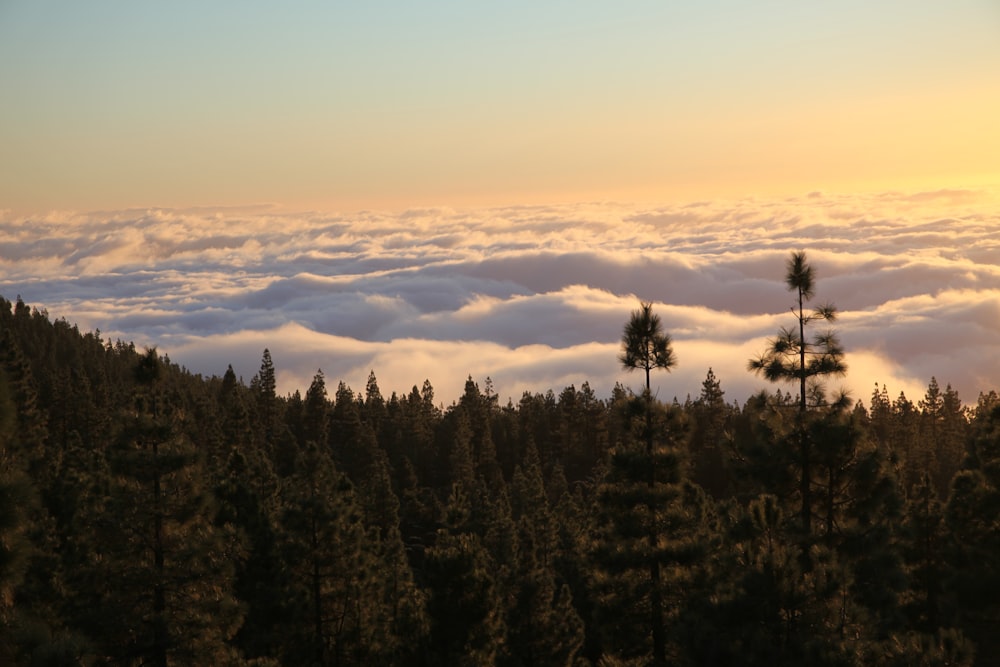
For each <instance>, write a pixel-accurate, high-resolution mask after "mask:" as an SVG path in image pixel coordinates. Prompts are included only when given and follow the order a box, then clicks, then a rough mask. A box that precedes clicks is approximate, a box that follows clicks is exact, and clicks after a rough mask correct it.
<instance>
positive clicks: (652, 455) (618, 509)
mask: <svg viewBox="0 0 1000 667" xmlns="http://www.w3.org/2000/svg"><path fill="white" fill-rule="evenodd" d="M619 361H620V362H621V363H622V366H623V367H624V368H625V369H627V370H642V371H644V373H645V387H644V391H643V393H642V396H641V397H635V398H633V399H632V400H631V401H629V402H628V403H627V406H628V409H629V410H630V413H631V414H630V416H631V420H630V421H631V429H630V432H631V437H629V438H628V439H627V440H625V441H623V442H621V443H619V445H618V446H617V447H616V448H615V450H614V451H613V453H612V459H611V466H610V469H609V471H608V475H607V477H606V479H605V481H604V483H603V484H602V485H601V487H600V491H599V500H600V505H601V510H602V519H603V521H602V523H603V526H604V527H603V530H602V533H601V535H600V537H599V538H598V543H597V544H596V545H595V557H596V559H597V563H598V567H599V568H600V569H601V571H602V572H603V573H604V577H605V579H604V581H605V583H606V587H605V589H606V598H607V601H606V604H605V605H604V607H605V608H609V609H614V611H613V612H611V613H612V614H613V615H614V616H616V617H617V620H618V621H619V624H615V625H612V624H611V621H612V618H611V617H610V616H609V617H608V619H607V622H608V624H609V627H608V629H609V630H611V627H617V628H619V629H622V628H623V627H625V626H627V624H629V623H632V624H636V625H635V626H634V627H636V628H644V629H645V632H640V635H639V637H642V636H643V635H645V636H646V637H649V638H650V640H651V641H650V643H648V644H647V642H646V641H642V640H641V639H639V638H637V637H632V638H631V640H632V641H629V638H626V636H624V635H619V636H617V637H614V641H613V642H612V647H613V650H614V651H615V652H624V655H625V656H629V655H631V656H633V657H635V656H641V655H644V654H645V655H648V656H650V658H651V661H652V663H651V664H653V665H662V664H665V662H666V659H667V629H666V623H665V610H664V594H665V591H664V581H663V576H662V575H663V568H664V567H665V566H666V565H667V564H672V563H674V562H676V561H677V560H679V559H681V560H682V559H683V558H684V557H685V555H684V554H683V553H682V552H683V551H685V550H686V547H687V544H686V542H685V540H684V539H683V532H684V530H685V528H687V526H683V525H682V524H683V521H680V520H679V516H680V515H681V514H683V510H682V509H680V503H679V499H680V498H681V496H682V494H681V493H680V482H681V463H680V456H679V453H680V448H679V446H678V443H677V442H676V440H675V438H676V436H677V434H678V430H679V429H678V422H677V412H678V411H677V410H665V409H664V408H663V406H661V405H660V404H659V403H658V402H656V401H654V399H653V395H652V391H651V386H650V382H651V377H650V376H651V372H652V371H653V370H654V369H665V370H670V369H671V368H672V367H673V366H674V365H675V364H676V359H675V357H674V354H673V349H672V348H671V340H670V336H669V335H667V334H666V333H665V332H664V331H663V329H662V325H661V323H660V318H659V316H658V315H656V314H654V313H653V310H652V305H651V304H649V303H642V304H641V305H640V308H639V310H636V311H633V313H632V316H631V318H630V319H629V321H628V322H627V323H626V325H625V330H624V334H623V336H622V352H621V354H620V355H619ZM627 610H630V611H631V614H634V613H636V612H638V611H639V610H641V615H643V616H645V618H644V619H643V620H641V621H640V620H639V619H638V618H635V617H631V615H630V613H629V611H627ZM620 623H624V624H625V625H621V624H620ZM612 632H613V631H612ZM647 633H648V634H647Z"/></svg>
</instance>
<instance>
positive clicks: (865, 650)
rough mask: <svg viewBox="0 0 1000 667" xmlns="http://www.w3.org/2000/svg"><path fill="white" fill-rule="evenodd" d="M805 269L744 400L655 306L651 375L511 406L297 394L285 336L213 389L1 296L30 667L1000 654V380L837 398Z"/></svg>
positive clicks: (11, 642) (1, 353) (1, 385)
mask: <svg viewBox="0 0 1000 667" xmlns="http://www.w3.org/2000/svg"><path fill="white" fill-rule="evenodd" d="M786 268H787V277H786V283H787V286H788V288H789V290H790V292H791V293H792V298H793V302H794V307H793V308H792V311H791V313H790V314H788V313H786V315H784V316H783V317H786V318H787V319H788V323H790V324H791V326H789V327H783V326H780V325H781V324H782V323H781V322H776V327H780V328H778V329H777V330H778V333H777V334H776V336H775V337H774V338H773V339H772V340H771V341H770V342H769V345H768V347H767V349H765V350H764V351H762V353H761V355H760V356H759V357H758V358H754V359H752V360H749V362H748V365H747V368H746V369H745V372H751V373H757V374H758V375H760V376H761V377H762V378H764V379H766V380H768V381H771V382H773V383H774V384H773V387H774V388H773V390H770V391H766V392H762V393H760V394H758V395H754V396H749V397H746V398H745V399H743V400H742V402H741V401H740V400H733V399H731V398H727V397H726V395H725V392H724V389H723V387H722V386H721V385H720V382H719V381H718V379H717V377H716V375H715V373H714V372H713V370H712V369H707V373H706V376H705V380H704V382H703V383H702V385H701V387H700V388H696V391H695V392H694V394H692V395H689V396H688V397H687V398H686V399H685V400H683V401H680V400H676V399H674V400H672V401H662V400H660V399H659V398H658V397H657V396H655V395H653V394H652V393H651V392H650V390H649V387H650V378H651V376H657V375H656V374H660V373H666V372H669V370H670V368H671V367H672V366H673V365H674V364H675V363H676V361H677V359H676V357H675V354H674V352H673V349H672V346H671V339H670V336H669V332H666V331H664V329H663V326H662V323H661V322H660V319H659V317H658V316H657V315H656V313H655V312H654V311H653V307H652V306H651V305H650V304H647V303H642V304H640V305H639V308H638V309H637V310H636V311H634V312H633V313H632V315H631V318H630V319H629V320H628V321H626V322H623V323H622V330H623V335H622V345H621V356H620V358H619V362H620V363H621V365H622V367H623V368H625V369H631V370H635V371H638V374H637V375H635V376H634V377H637V378H639V382H640V383H641V384H642V387H643V388H642V389H639V390H631V389H628V388H626V387H624V386H622V385H618V386H616V387H615V388H614V390H613V391H612V393H611V396H610V397H609V398H599V397H598V396H597V395H596V394H595V392H594V391H593V390H592V389H591V387H590V386H589V385H588V384H587V383H584V384H582V386H580V387H576V386H569V387H565V388H562V389H561V390H558V393H557V392H556V391H555V390H550V391H547V392H545V393H535V394H532V393H525V394H524V395H523V396H522V397H521V398H520V400H519V401H518V402H516V403H514V402H513V401H512V400H508V401H507V402H506V404H501V402H500V400H499V398H498V396H497V393H496V390H495V388H494V387H493V386H492V382H491V381H490V380H489V379H488V378H487V379H485V380H483V381H482V384H480V383H479V382H477V381H475V380H474V379H473V378H471V377H470V378H469V379H468V380H467V382H466V384H465V390H464V392H463V394H462V395H461V396H458V397H444V398H440V397H437V396H436V395H435V393H434V389H433V387H432V385H431V383H430V382H429V381H426V380H424V381H423V382H422V384H421V385H419V386H417V385H414V386H413V387H412V389H411V390H409V392H404V393H398V394H397V393H395V392H393V393H391V394H390V395H388V396H386V395H384V394H383V392H382V391H381V389H380V387H379V384H378V381H377V379H376V375H375V373H374V372H372V373H371V375H370V376H369V379H368V382H367V385H366V386H365V387H364V388H363V391H356V390H354V389H352V388H351V387H348V386H346V385H345V384H343V383H339V384H338V385H337V386H336V387H333V386H330V387H328V386H327V384H326V378H325V377H324V376H323V373H322V372H321V371H320V372H317V373H316V375H315V377H314V378H313V380H312V383H311V384H310V386H309V387H308V388H307V389H306V390H305V392H304V393H301V392H300V391H295V392H294V393H292V394H290V395H285V396H281V395H279V394H278V393H277V391H276V387H275V367H274V363H273V361H272V359H271V355H270V353H269V352H268V350H266V349H265V350H263V352H262V357H261V363H260V370H259V372H258V373H257V374H256V375H254V376H253V377H252V378H251V379H250V380H249V381H248V382H244V381H243V380H242V379H241V378H237V377H236V375H235V373H234V372H233V370H232V367H230V368H229V369H228V370H227V371H226V373H225V374H224V375H223V376H222V377H217V376H213V377H204V376H202V375H198V374H195V373H192V372H190V371H188V370H187V369H185V368H182V367H180V366H178V365H177V364H175V363H173V362H172V361H171V360H170V358H169V355H168V354H166V353H161V351H159V350H156V349H145V350H137V349H136V347H135V345H133V344H132V343H128V342H123V341H120V340H117V341H110V340H105V339H103V338H102V336H101V334H100V332H99V331H95V332H81V331H79V329H78V328H77V327H76V326H74V325H71V324H69V323H68V322H67V321H66V320H65V319H52V318H50V316H49V314H48V313H47V312H45V311H44V310H38V309H34V308H32V307H30V306H29V305H28V304H25V303H24V302H23V301H22V300H21V299H20V297H18V298H17V299H16V300H15V301H13V302H11V301H8V300H6V299H3V298H0V664H3V665H123V666H124V665H149V666H153V667H165V666H167V665H223V666H226V665H232V666H237V665H248V666H249V665H253V666H260V667H264V666H277V665H288V666H300V665H301V666H314V665H315V666H323V667H327V666H337V667H341V666H349V665H368V666H379V665H402V666H410V665H412V666H431V665H468V666H474V665H475V666H486V665H497V666H501V667H520V666H525V667H526V666H546V665H560V666H567V667H569V666H585V665H591V666H594V667H596V666H604V667H614V666H625V665H668V664H669V665H844V666H847V665H884V666H904V665H906V666H909V665H928V666H929V665H970V666H971V665H989V664H997V663H996V661H997V660H998V658H997V657H996V656H998V655H1000V632H998V630H1000V523H998V516H1000V396H998V394H997V393H996V392H993V391H991V392H989V393H987V394H981V395H980V396H979V397H978V398H977V399H976V401H975V403H974V404H968V405H966V404H963V403H962V401H961V400H960V399H959V397H958V395H957V393H956V392H955V391H954V390H952V388H951V387H950V386H947V385H946V386H945V387H944V388H942V387H941V386H940V385H939V384H938V382H937V380H936V379H934V378H931V379H930V380H929V384H928V386H927V391H926V394H925V395H924V396H922V397H914V398H915V399H916V400H913V399H911V398H908V397H907V396H905V395H903V394H902V393H901V394H900V395H899V396H898V397H890V396H889V395H888V393H887V391H886V389H885V387H884V386H883V387H879V386H875V387H874V388H873V391H872V394H871V396H870V399H869V400H867V401H862V400H859V399H856V398H850V397H847V396H844V395H838V394H835V393H831V392H828V391H826V389H825V386H824V385H825V381H826V380H830V379H833V378H836V377H837V376H841V375H843V374H844V373H847V372H849V369H848V366H847V364H848V362H849V351H846V352H845V350H843V349H842V347H841V345H840V343H839V340H838V339H837V336H836V333H835V332H834V331H833V330H829V329H823V330H820V327H826V326H831V327H832V326H833V324H831V323H833V322H835V319H836V309H835V308H834V307H833V306H832V305H823V306H819V307H815V308H812V307H810V306H809V305H808V304H809V302H810V301H811V300H812V299H813V297H814V291H815V284H814V282H815V281H814V275H813V273H812V267H811V266H810V265H809V264H808V263H807V262H806V260H805V255H804V254H803V253H793V254H792V256H791V258H790V259H789V261H788V265H787V267H786ZM732 370H734V369H727V371H732ZM740 372H744V369H740ZM657 377H658V376H657ZM448 401H450V402H448Z"/></svg>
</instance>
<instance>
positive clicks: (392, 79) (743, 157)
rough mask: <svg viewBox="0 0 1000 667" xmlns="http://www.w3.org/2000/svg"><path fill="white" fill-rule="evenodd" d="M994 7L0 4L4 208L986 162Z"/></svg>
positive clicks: (919, 177)
mask: <svg viewBox="0 0 1000 667" xmlns="http://www.w3.org/2000/svg"><path fill="white" fill-rule="evenodd" d="M998 76H1000V5H998V3H996V2H995V0H949V2H913V1H912V0H880V1H879V2H871V1H870V0H864V1H860V0H843V1H841V2H836V3H830V2H826V1H822V2H819V1H815V0H765V1H760V2H746V1H744V0H708V1H704V2H676V1H674V2H664V1H663V0H655V1H654V0H622V1H620V2H614V3H611V2H594V1H585V0H572V1H569V0H566V1H540V0H532V1H531V2H524V1H519V0H513V1H510V2H504V3H485V2H474V1H469V0H463V1H461V2H459V1H454V2H452V1H448V2H427V1H424V2H402V1H394V2H385V1H378V0H373V1H369V2H357V3H345V2H326V1H325V2H287V3H270V2H266V3H265V2H247V1H240V2H235V1H223V0H215V1H213V2H185V1H180V2H170V3H152V2H132V1H125V0H122V1H118V2H108V1H102V0H94V1H88V2H76V1H66V0H31V1H30V2H29V1H24V0H0V209H7V210H8V211H9V215H16V216H21V215H28V214H38V213H43V212H47V211H50V210H54V209H58V210H78V211H93V210H102V209H122V208H127V207H151V206H158V207H188V206H219V205H246V204H256V203H270V204H277V205H280V206H283V207H288V208H291V209H302V208H319V209H324V210H342V211H343V210H348V211H349V210H358V209H362V208H372V209H379V210H402V209H404V208H407V207H410V206H415V205H445V206H468V205H475V206H482V205H497V204H526V203H550V202H572V201H596V200H608V199H617V200H627V201H638V200H643V201H678V200H685V199H686V200H690V199H691V198H698V197H707V196H720V195H726V196H739V195H745V194H792V193H802V192H808V191H810V190H814V189H824V190H830V189H834V190H840V191H844V190H858V189H863V190H866V191H874V190H878V189H883V188H889V187H892V188H896V187H907V188H910V187H912V188H927V187H944V186H954V185H980V184H987V183H995V182H997V181H1000V168H998V160H1000V158H998V157H997V156H1000V124H998V123H997V122H996V119H997V118H1000V85H998Z"/></svg>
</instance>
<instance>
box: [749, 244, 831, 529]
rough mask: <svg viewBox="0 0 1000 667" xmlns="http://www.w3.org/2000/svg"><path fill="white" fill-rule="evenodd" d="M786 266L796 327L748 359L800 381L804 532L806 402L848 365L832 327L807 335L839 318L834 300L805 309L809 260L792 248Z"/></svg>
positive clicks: (773, 377) (808, 498)
mask: <svg viewBox="0 0 1000 667" xmlns="http://www.w3.org/2000/svg"><path fill="white" fill-rule="evenodd" d="M785 268H786V273H785V284H786V285H787V287H788V289H789V290H790V291H792V292H795V294H796V297H797V299H796V304H795V305H794V306H793V307H792V314H793V315H794V316H795V320H796V327H795V328H794V329H790V328H786V327H782V328H781V329H780V331H779V332H778V335H777V336H776V337H775V338H773V339H771V340H770V341H769V342H768V347H767V349H766V350H765V351H764V352H763V353H762V354H761V355H760V356H759V357H755V358H753V359H751V360H750V361H749V362H748V364H747V368H748V369H749V370H750V371H752V372H753V373H756V374H760V375H763V376H764V378H766V379H767V380H769V381H771V382H794V383H796V384H798V386H799V413H800V423H799V427H798V441H799V442H798V447H799V456H798V458H799V467H800V476H799V494H800V497H801V505H800V512H799V513H800V519H801V523H802V530H803V532H804V533H805V534H807V535H808V534H809V533H810V532H811V530H812V469H811V464H812V451H811V443H810V441H809V437H808V435H807V432H806V425H805V415H806V411H807V410H808V409H809V407H810V405H813V406H816V405H823V404H825V403H826V397H825V392H824V389H823V385H822V380H823V379H824V378H826V377H828V376H835V375H844V374H845V373H846V372H847V366H846V365H845V364H844V361H843V357H844V351H843V348H841V346H840V341H839V340H838V338H837V335H836V334H835V333H834V332H833V331H832V330H829V331H826V332H821V333H818V334H816V335H814V336H813V337H812V338H806V327H807V326H809V325H810V324H812V323H814V322H818V321H826V322H832V321H833V320H835V319H836V317H837V310H836V308H835V307H834V306H833V305H832V304H824V305H821V306H818V307H817V308H815V309H814V310H813V311H812V312H811V313H810V312H807V311H806V310H805V304H806V302H807V301H809V300H810V299H812V297H813V296H814V294H815V284H814V283H815V272H814V270H813V267H812V266H811V265H810V264H809V263H807V261H806V254H805V252H802V251H799V252H793V253H792V255H791V257H790V258H789V259H788V261H787V263H786V267H785ZM844 398H845V397H843V396H842V397H841V398H840V399H838V402H843V400H844Z"/></svg>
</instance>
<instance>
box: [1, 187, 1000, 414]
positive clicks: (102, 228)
mask: <svg viewBox="0 0 1000 667" xmlns="http://www.w3.org/2000/svg"><path fill="white" fill-rule="evenodd" d="M998 201H1000V200H998V198H997V197H996V196H995V195H994V194H993V193H992V192H990V191H985V190H942V191H934V192H916V193H913V192H911V193H898V192H896V193H882V194H869V195H828V194H822V193H811V194H808V195H803V196H801V197H796V198H786V199H757V198H748V199H742V200H730V201H705V202H692V203H689V204H684V205H670V206H661V207H655V206H634V205H623V204H608V203H597V204H582V205H564V206H552V207H540V206H534V207H512V208H495V209H487V210H461V211H460V210H447V209H428V210H411V211H406V212H404V213H398V214H388V213H378V212H361V213H354V214H325V213H314V212H310V213H288V212H282V211H281V210H279V209H276V208H271V207H256V208H253V207H251V208H245V209H239V208H229V209H197V210H164V209H153V210H127V211H111V212H98V213H87V214H74V213H53V214H49V215H46V216H35V217H30V218H25V219H14V218H12V217H11V216H10V215H6V216H4V215H3V214H2V213H0V295H2V296H4V297H5V298H7V299H10V300H13V299H14V298H15V297H16V296H17V295H20V296H21V297H22V298H23V299H24V301H25V302H26V303H28V304H29V305H31V306H33V307H37V308H39V309H46V310H47V311H48V312H49V315H50V316H51V317H53V318H65V319H66V320H68V321H69V322H71V323H75V324H78V325H79V327H80V328H81V329H82V330H84V331H92V330H95V329H100V331H101V333H102V336H103V337H104V338H105V339H110V340H116V339H121V340H125V341H134V342H135V343H136V344H137V345H140V346H142V345H155V346H157V347H158V348H159V350H160V351H161V352H164V353H166V354H168V355H169V356H170V358H171V360H172V361H174V362H176V363H178V364H181V365H183V366H185V367H187V368H188V369H189V370H191V371H193V372H197V373H201V374H203V375H206V376H211V375H221V374H222V373H224V372H225V370H226V367H227V365H229V364H231V365H232V366H233V368H234V369H235V370H236V372H237V374H238V375H240V376H242V377H243V379H244V381H246V382H249V380H250V378H251V377H252V376H253V375H254V374H255V373H256V372H257V370H258V369H259V367H260V360H261V355H262V353H263V350H264V348H269V349H270V352H271V355H272V357H273V359H274V363H275V366H276V368H277V377H278V388H279V391H281V392H282V393H290V392H292V391H295V390H300V391H303V392H304V391H305V389H306V388H307V387H308V386H309V383H310V381H311V379H312V377H313V376H314V374H315V373H316V372H317V370H320V369H321V370H322V371H323V373H324V375H325V378H326V382H327V386H328V387H330V388H331V389H332V388H333V387H336V384H337V383H338V382H340V381H343V382H345V383H346V384H347V385H349V386H351V387H352V388H354V389H355V390H362V391H363V389H364V387H365V383H366V379H367V377H368V374H369V372H370V371H374V372H375V374H376V376H377V378H378V382H379V386H380V388H381V390H382V393H383V394H384V395H386V396H388V395H389V394H390V393H391V392H394V391H395V392H397V393H404V392H408V391H409V390H410V389H411V388H412V387H413V386H414V385H420V384H422V383H423V381H424V380H425V379H429V380H430V381H431V383H432V385H433V386H434V388H435V393H436V397H437V399H438V401H439V402H441V403H443V404H446V405H447V404H450V403H451V402H452V401H453V400H456V399H457V398H458V397H459V396H460V395H461V392H462V388H463V386H464V384H465V381H466V378H467V377H469V376H471V377H472V378H473V379H474V380H475V381H477V382H478V383H479V384H480V386H481V387H482V386H483V382H484V381H485V379H486V378H487V377H490V378H491V379H492V381H493V384H494V388H495V390H496V392H497V393H498V394H499V395H500V398H501V400H502V401H503V402H506V400H507V399H508V398H511V399H513V400H514V401H515V402H517V400H518V399H519V398H520V396H521V394H522V393H523V392H524V391H530V392H545V391H547V390H549V389H552V390H554V391H555V392H556V393H558V392H559V391H560V390H561V389H562V388H564V387H566V386H568V385H571V384H572V385H575V386H577V387H579V386H580V385H581V384H582V383H583V382H589V383H590V385H591V387H592V388H593V389H594V390H595V391H596V392H597V393H598V394H599V395H602V396H607V395H608V394H609V393H610V391H611V388H612V387H613V386H614V384H615V383H616V382H621V383H623V384H624V385H626V386H630V387H634V388H638V387H639V386H640V383H641V381H642V380H641V378H640V377H639V375H629V374H628V373H626V372H625V371H623V370H622V369H621V368H620V366H619V364H618V362H617V359H616V357H617V354H618V351H619V341H620V338H621V332H622V327H623V325H624V323H625V322H626V321H627V319H628V317H629V313H630V311H631V310H633V309H635V308H636V307H637V306H638V304H639V301H640V300H646V301H652V302H653V303H654V310H655V312H657V313H659V315H660V316H661V318H662V320H663V324H664V326H665V329H666V330H667V331H668V332H669V333H670V334H671V335H672V336H673V340H674V352H675V354H676V356H677V359H678V365H677V367H676V368H675V369H673V371H672V372H671V373H669V374H667V373H662V372H661V373H659V374H657V375H656V376H654V382H655V384H656V387H657V393H658V395H659V396H660V398H663V399H666V400H669V399H671V398H673V397H677V398H679V399H680V400H684V398H685V397H686V396H687V395H691V396H697V395H698V393H699V391H700V388H701V383H702V381H703V380H704V378H705V375H706V373H707V371H708V369H709V368H710V367H711V368H712V369H713V371H714V373H715V374H716V376H717V377H718V378H719V379H720V381H721V383H722V388H723V390H724V391H725V392H726V397H727V399H728V400H730V401H733V400H736V401H739V402H740V403H742V402H743V401H744V400H745V399H746V398H748V397H749V396H750V395H751V394H752V393H754V392H755V391H757V390H759V389H761V388H764V387H766V386H767V383H766V382H764V381H763V380H761V379H759V378H756V377H755V376H753V375H752V374H750V373H748V372H747V371H746V370H745V369H746V362H747V360H748V359H749V358H750V357H752V356H754V355H755V354H757V353H759V352H760V351H762V350H763V349H764V347H765V346H766V340H767V338H768V337H769V336H772V335H774V334H775V333H776V332H777V330H778V328H779V327H780V326H792V325H793V324H794V318H793V316H792V314H791V313H790V312H789V308H790V307H791V305H792V304H793V301H794V300H793V295H792V293H790V292H789V291H788V290H787V289H786V287H785V284H784V272H785V268H784V265H785V260H786V259H787V258H788V256H789V254H790V252H791V251H793V250H805V251H806V252H807V256H808V259H809V260H810V262H811V263H812V264H813V266H814V268H815V270H816V272H817V282H816V298H815V300H814V305H819V304H820V303H823V302H827V301H831V302H833V303H835V304H836V306H837V307H838V308H839V310H840V317H839V319H838V321H837V322H836V323H835V328H836V330H837V331H838V332H839V334H840V337H841V340H842V342H843V344H844V346H845V348H846V350H847V363H848V365H849V367H850V370H849V373H848V375H847V376H846V377H845V378H843V379H842V380H837V381H834V382H833V383H832V384H831V388H834V387H837V386H844V387H846V388H848V389H849V390H850V392H851V394H852V396H854V397H855V398H857V399H862V400H863V401H864V402H865V403H866V404H867V403H868V401H869V398H870V396H871V393H872V389H873V388H874V386H875V384H876V383H878V384H879V385H882V384H885V385H886V386H887V388H888V391H889V393H890V396H891V397H895V396H898V394H899V392H901V391H903V392H905V393H906V395H907V396H908V397H909V398H911V399H912V400H917V399H919V398H921V397H922V396H923V393H924V391H925V390H926V387H927V384H928V382H929V380H930V378H931V377H932V376H934V377H936V378H937V380H938V382H939V383H940V384H941V386H942V387H944V386H945V385H946V384H951V385H952V386H953V387H954V388H955V389H957V390H958V391H959V395H960V397H961V398H962V399H963V401H965V402H966V403H973V404H974V403H975V401H976V398H977V396H978V394H979V392H980V391H988V390H990V389H994V388H996V389H1000V204H998ZM824 327H825V325H824ZM789 389H792V390H794V388H793V387H789Z"/></svg>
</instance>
